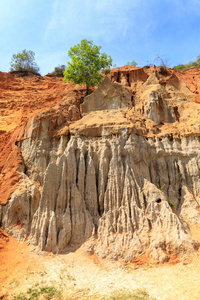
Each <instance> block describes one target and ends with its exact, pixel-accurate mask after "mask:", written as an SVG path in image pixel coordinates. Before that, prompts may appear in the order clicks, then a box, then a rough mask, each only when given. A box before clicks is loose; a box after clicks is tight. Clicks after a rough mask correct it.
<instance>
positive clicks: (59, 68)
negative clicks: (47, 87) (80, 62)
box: [53, 65, 66, 75]
mask: <svg viewBox="0 0 200 300" xmlns="http://www.w3.org/2000/svg"><path fill="white" fill-rule="evenodd" d="M65 69H66V66H65V65H58V66H57V67H55V69H54V71H53V73H54V74H57V75H63V72H64V71H65Z"/></svg>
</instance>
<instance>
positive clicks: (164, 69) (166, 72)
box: [158, 66, 169, 76]
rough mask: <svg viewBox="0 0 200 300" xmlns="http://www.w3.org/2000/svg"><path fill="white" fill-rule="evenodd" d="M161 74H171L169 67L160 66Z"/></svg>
mask: <svg viewBox="0 0 200 300" xmlns="http://www.w3.org/2000/svg"><path fill="white" fill-rule="evenodd" d="M158 72H159V74H161V75H164V76H167V75H168V74H169V72H168V71H167V68H166V67H165V66H160V68H159V71H158Z"/></svg>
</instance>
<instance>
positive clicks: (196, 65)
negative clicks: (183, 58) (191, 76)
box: [174, 54, 200, 71]
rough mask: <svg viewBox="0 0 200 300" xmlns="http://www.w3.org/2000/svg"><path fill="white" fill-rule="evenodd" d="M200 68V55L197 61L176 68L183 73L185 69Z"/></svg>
mask: <svg viewBox="0 0 200 300" xmlns="http://www.w3.org/2000/svg"><path fill="white" fill-rule="evenodd" d="M199 67H200V54H199V55H198V56H197V59H196V60H195V61H193V62H190V63H189V64H185V65H183V64H180V65H178V66H175V67H174V68H175V69H176V70H178V71H181V70H184V69H191V68H199Z"/></svg>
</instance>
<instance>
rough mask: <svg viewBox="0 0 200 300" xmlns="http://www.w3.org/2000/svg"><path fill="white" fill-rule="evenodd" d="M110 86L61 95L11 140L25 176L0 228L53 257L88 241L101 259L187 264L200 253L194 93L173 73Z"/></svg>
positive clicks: (127, 77) (125, 75)
mask: <svg viewBox="0 0 200 300" xmlns="http://www.w3.org/2000/svg"><path fill="white" fill-rule="evenodd" d="M109 77H110V79H108V78H106V79H105V81H104V82H103V83H102V84H101V85H100V86H99V88H98V89H97V90H96V91H95V92H93V94H91V95H89V96H87V97H85V98H84V96H83V92H82V90H79V89H77V88H76V89H74V87H73V88H71V89H69V88H68V90H67V91H65V92H62V97H60V92H57V93H58V98H56V102H55V103H54V105H52V107H50V108H47V109H46V110H44V109H40V110H36V111H35V112H34V113H32V116H31V115H30V118H29V120H28V121H27V122H26V121H25V122H23V124H21V127H20V130H19V129H18V131H16V132H15V134H14V135H13V139H12V141H13V142H12V145H13V146H12V147H16V149H17V151H18V152H19V154H18V155H17V157H18V159H19V157H20V161H19V163H18V164H16V166H15V168H14V167H13V168H14V172H15V173H16V174H18V176H19V177H18V181H17V184H16V185H15V186H14V189H13V190H12V192H10V194H11V195H12V196H11V198H10V200H9V201H8V202H7V204H6V201H5V198H2V199H1V203H2V205H1V206H0V220H1V226H2V227H3V228H4V229H5V230H6V231H7V232H8V233H9V234H12V235H13V236H14V237H16V238H18V239H19V240H21V241H24V240H26V239H28V242H29V243H31V244H34V245H37V246H39V247H40V249H42V250H45V251H52V252H54V253H62V252H65V251H66V250H67V249H68V247H80V246H81V245H83V244H84V243H85V242H86V243H85V244H84V246H83V249H84V251H86V252H87V253H88V254H93V253H94V252H95V253H96V254H97V255H98V256H99V257H101V258H113V259H122V260H125V261H133V260H134V259H136V258H137V257H140V256H142V255H145V256H146V257H147V258H148V260H151V261H153V262H161V263H162V262H166V261H169V260H170V259H171V258H172V257H174V256H178V257H184V256H185V255H189V254H191V253H193V251H195V250H196V249H197V248H198V243H197V242H195V241H194V240H193V238H192V236H191V234H190V225H191V224H199V223H200V211H199V203H200V196H199V195H200V151H199V149H200V148H199V146H200V139H199V136H200V114H199V111H200V107H199V104H198V103H195V102H194V100H195V101H196V95H197V94H195V92H194V91H192V90H190V89H189V87H188V86H187V85H186V83H185V82H184V81H183V80H181V78H180V77H181V76H178V74H176V72H174V71H173V70H171V73H170V74H169V76H168V77H163V76H161V75H159V74H158V72H157V70H152V71H149V70H148V72H145V70H144V69H140V68H132V67H127V68H125V69H121V70H120V69H117V70H116V69H114V70H113V71H112V72H111V75H110V76H109ZM48 80H49V79H48ZM110 80H111V81H110ZM63 87H64V88H65V86H64V85H63ZM13 151H14V148H13ZM13 151H11V152H10V155H13ZM8 163H9V160H8V159H7V160H6V163H5V164H4V167H3V170H4V172H2V175H1V177H2V178H4V177H5V176H6V171H5V170H6V169H5V168H6V167H7V168H10V169H12V167H11V166H9V164H8ZM11 178H12V176H11ZM4 182H5V178H4ZM4 197H5V194H4ZM7 198H8V197H7ZM7 198H6V199H7ZM199 225H200V224H199Z"/></svg>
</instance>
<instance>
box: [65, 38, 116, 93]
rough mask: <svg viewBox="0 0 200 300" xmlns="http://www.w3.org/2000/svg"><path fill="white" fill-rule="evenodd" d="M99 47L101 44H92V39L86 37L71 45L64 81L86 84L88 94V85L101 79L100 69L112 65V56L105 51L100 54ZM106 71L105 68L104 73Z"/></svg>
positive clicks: (92, 84)
mask: <svg viewBox="0 0 200 300" xmlns="http://www.w3.org/2000/svg"><path fill="white" fill-rule="evenodd" d="M100 49H101V46H96V45H93V42H92V41H88V40H86V39H84V40H82V41H81V43H80V44H78V45H74V46H73V47H71V48H70V50H69V52H68V55H69V57H70V58H71V62H68V63H67V67H66V70H65V72H64V81H68V82H70V81H71V82H74V83H76V84H80V85H82V84H86V87H87V91H86V94H88V91H89V86H95V85H97V84H99V83H100V82H101V81H102V80H103V76H102V74H101V72H102V70H103V69H108V68H110V67H111V65H112V58H111V57H110V56H109V55H107V54H106V53H102V54H101V53H100ZM108 72H109V71H108V70H105V74H106V73H108Z"/></svg>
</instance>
